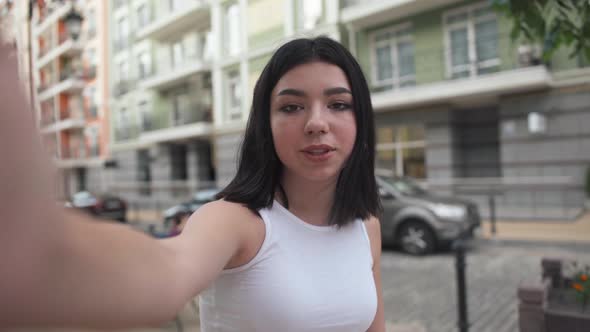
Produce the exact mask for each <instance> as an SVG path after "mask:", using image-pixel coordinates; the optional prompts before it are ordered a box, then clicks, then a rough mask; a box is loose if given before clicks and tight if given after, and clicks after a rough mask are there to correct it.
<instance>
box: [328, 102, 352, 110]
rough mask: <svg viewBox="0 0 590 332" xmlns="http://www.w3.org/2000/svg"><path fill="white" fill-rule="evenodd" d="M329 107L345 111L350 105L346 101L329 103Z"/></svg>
mask: <svg viewBox="0 0 590 332" xmlns="http://www.w3.org/2000/svg"><path fill="white" fill-rule="evenodd" d="M330 108H331V109H333V110H337V111H345V110H349V109H351V108H352V106H350V104H347V103H333V104H331V105H330Z"/></svg>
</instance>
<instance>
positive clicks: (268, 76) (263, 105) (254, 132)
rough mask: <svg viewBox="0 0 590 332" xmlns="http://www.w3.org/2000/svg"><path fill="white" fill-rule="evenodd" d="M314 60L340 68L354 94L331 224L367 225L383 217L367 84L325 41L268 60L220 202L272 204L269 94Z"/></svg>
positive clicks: (276, 176) (298, 44)
mask: <svg viewBox="0 0 590 332" xmlns="http://www.w3.org/2000/svg"><path fill="white" fill-rule="evenodd" d="M312 61H322V62H326V63H330V64H333V65H336V66H338V67H340V69H342V71H343V72H344V73H345V74H346V77H347V78H348V82H349V84H350V87H351V89H352V96H353V108H354V115H355V121H356V127H357V132H356V140H355V143H354V147H353V149H352V153H351V155H350V157H349V158H348V160H347V161H346V162H345V164H344V167H343V169H342V171H341V172H340V175H339V177H338V181H337V184H336V192H335V197H334V205H333V206H332V209H331V212H330V219H329V223H330V224H331V225H339V226H343V225H345V224H347V223H349V222H351V221H353V220H354V219H355V218H361V219H363V220H366V219H367V218H369V217H370V216H371V215H374V216H377V215H378V214H379V213H380V212H381V204H380V200H379V196H378V193H377V185H376V183H375V176H374V160H375V128H374V123H373V107H372V105H371V95H370V92H369V87H368V86H367V81H366V79H365V77H364V75H363V73H362V70H361V68H360V66H359V64H358V63H357V62H356V60H355V59H354V57H353V56H352V54H350V52H348V50H347V49H346V48H345V47H344V46H342V45H341V44H339V43H338V42H336V41H334V40H332V39H330V38H327V37H317V38H313V39H307V38H301V39H295V40H292V41H290V42H287V43H286V44H284V45H283V46H281V47H280V48H279V49H278V50H277V51H276V52H275V53H274V55H273V56H272V58H271V59H270V60H269V62H268V64H267V65H266V67H265V68H264V70H263V71H262V74H261V75H260V78H259V79H258V82H257V83H256V86H255V88H254V96H253V100H252V109H251V111H250V117H249V118H248V124H247V126H246V132H245V134H244V141H243V143H242V146H241V151H240V156H239V163H238V171H237V174H236V176H235V177H234V178H233V180H232V181H231V182H230V183H229V185H227V187H225V189H223V190H222V191H221V192H220V193H219V194H218V196H217V197H218V198H223V199H225V200H227V201H230V202H236V203H241V204H244V205H246V206H247V207H248V208H249V209H250V210H252V211H253V212H255V213H257V211H258V210H259V209H261V208H265V207H270V206H272V204H273V199H274V196H275V192H276V191H277V190H280V191H281V192H282V193H283V196H285V197H283V198H284V200H285V205H287V207H288V199H287V197H286V195H284V191H283V190H282V187H281V185H280V179H281V171H282V167H283V166H282V163H281V161H280V160H279V158H278V156H277V154H276V151H275V147H274V143H273V139H272V132H271V127H270V99H271V92H272V90H273V89H274V87H275V85H276V84H277V82H278V81H279V79H280V78H281V77H282V76H283V75H284V74H285V73H286V72H287V71H289V70H290V69H292V68H294V67H296V66H298V65H301V64H305V63H309V62H312Z"/></svg>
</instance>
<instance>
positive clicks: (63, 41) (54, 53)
mask: <svg viewBox="0 0 590 332" xmlns="http://www.w3.org/2000/svg"><path fill="white" fill-rule="evenodd" d="M83 50H84V47H83V45H82V43H81V42H80V41H74V40H73V39H72V38H69V37H68V36H66V35H62V36H60V38H59V45H58V46H57V47H54V48H52V49H47V48H46V49H44V50H43V52H41V53H40V55H41V58H40V59H39V61H37V63H36V66H37V69H40V68H43V67H45V66H46V65H47V64H49V63H50V62H51V61H52V60H54V59H55V58H57V57H60V56H75V55H79V54H82V51H83Z"/></svg>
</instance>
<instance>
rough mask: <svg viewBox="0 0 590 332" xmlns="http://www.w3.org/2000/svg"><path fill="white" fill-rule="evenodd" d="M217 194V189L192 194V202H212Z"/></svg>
mask: <svg viewBox="0 0 590 332" xmlns="http://www.w3.org/2000/svg"><path fill="white" fill-rule="evenodd" d="M218 192H219V190H218V189H207V190H201V191H198V192H196V193H195V194H194V196H193V200H194V201H196V202H198V203H207V202H210V201H212V200H214V199H215V195H217V193H218Z"/></svg>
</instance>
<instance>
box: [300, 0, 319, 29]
mask: <svg viewBox="0 0 590 332" xmlns="http://www.w3.org/2000/svg"><path fill="white" fill-rule="evenodd" d="M299 4H300V8H299V10H300V13H302V15H301V16H300V22H299V26H300V27H301V28H303V29H305V30H309V29H313V28H314V27H315V26H316V25H317V24H318V22H319V20H320V18H321V17H322V4H323V1H322V0H300V2H299Z"/></svg>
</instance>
